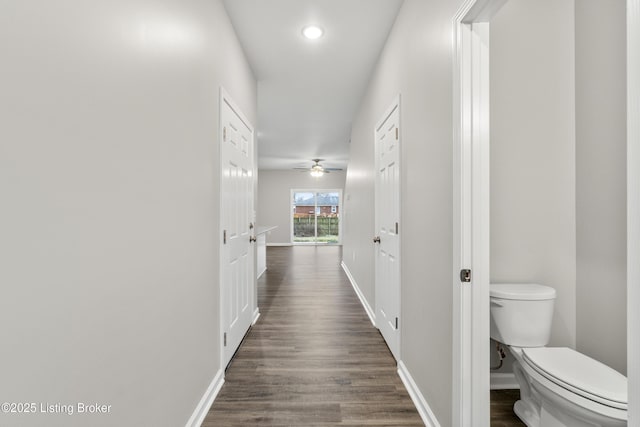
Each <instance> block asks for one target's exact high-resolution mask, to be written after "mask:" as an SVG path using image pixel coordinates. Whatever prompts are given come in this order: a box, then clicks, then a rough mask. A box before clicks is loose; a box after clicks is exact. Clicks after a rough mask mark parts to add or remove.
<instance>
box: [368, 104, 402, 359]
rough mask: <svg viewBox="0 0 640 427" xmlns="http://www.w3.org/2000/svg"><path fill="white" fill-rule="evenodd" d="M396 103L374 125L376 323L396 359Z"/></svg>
mask: <svg viewBox="0 0 640 427" xmlns="http://www.w3.org/2000/svg"><path fill="white" fill-rule="evenodd" d="M399 122H400V103H399V98H398V100H397V101H396V102H394V104H393V105H392V107H391V108H389V110H387V112H386V113H385V114H384V116H383V118H382V120H381V121H380V122H379V125H378V126H377V127H376V132H375V140H376V202H375V206H376V238H375V239H374V240H375V241H376V275H375V280H376V285H375V288H376V325H377V326H378V328H379V329H380V333H382V336H383V337H384V339H385V340H386V342H387V345H388V346H389V349H390V350H391V353H393V356H394V357H395V358H396V360H400V237H399V231H400V123H399Z"/></svg>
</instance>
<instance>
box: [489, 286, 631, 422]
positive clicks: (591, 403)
mask: <svg viewBox="0 0 640 427" xmlns="http://www.w3.org/2000/svg"><path fill="white" fill-rule="evenodd" d="M555 298H556V291H555V289H553V288H551V287H549V286H543V285H538V284H491V285H490V304H491V307H490V313H491V327H490V330H491V338H492V339H494V340H496V341H498V342H500V343H502V344H504V345H506V346H508V348H509V350H510V352H511V354H513V356H514V358H515V361H514V363H513V372H514V374H515V376H516V380H517V381H518V384H519V385H520V400H518V401H517V402H516V403H515V405H514V407H513V410H514V412H515V413H516V415H517V416H518V417H519V418H520V419H521V420H522V421H523V422H524V423H525V424H526V425H527V426H528V427H591V426H601V427H613V426H615V427H617V426H626V425H627V378H626V377H625V376H624V375H622V374H621V373H619V372H617V371H615V370H614V369H612V368H610V367H608V366H606V365H604V364H602V363H600V362H598V361H596V360H594V359H591V358H590V357H587V356H585V355H584V354H581V353H579V352H577V351H575V350H572V349H570V348H566V347H546V345H547V343H548V342H549V336H550V334H551V322H552V319H553V305H554V301H555Z"/></svg>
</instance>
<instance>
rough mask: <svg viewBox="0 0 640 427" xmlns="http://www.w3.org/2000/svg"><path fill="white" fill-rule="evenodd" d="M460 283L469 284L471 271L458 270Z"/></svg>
mask: <svg viewBox="0 0 640 427" xmlns="http://www.w3.org/2000/svg"><path fill="white" fill-rule="evenodd" d="M460 281H461V282H463V283H469V282H471V270H469V269H463V270H460Z"/></svg>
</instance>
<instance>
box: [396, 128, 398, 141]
mask: <svg viewBox="0 0 640 427" xmlns="http://www.w3.org/2000/svg"><path fill="white" fill-rule="evenodd" d="M397 140H398V128H396V141H397Z"/></svg>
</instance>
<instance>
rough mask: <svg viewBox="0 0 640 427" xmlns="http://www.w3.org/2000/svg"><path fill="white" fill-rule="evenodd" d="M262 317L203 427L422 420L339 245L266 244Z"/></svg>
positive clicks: (261, 282)
mask: <svg viewBox="0 0 640 427" xmlns="http://www.w3.org/2000/svg"><path fill="white" fill-rule="evenodd" d="M267 250H268V255H267V259H268V261H267V262H268V270H267V272H266V273H265V274H264V275H263V276H262V277H261V278H260V280H259V281H258V296H259V302H258V306H259V307H260V312H261V317H260V319H259V320H258V322H257V323H256V325H254V326H253V328H252V329H251V330H250V331H249V333H248V335H247V337H246V338H245V341H244V343H243V344H242V346H241V347H240V349H239V350H238V353H237V354H236V356H235V358H234V359H233V361H232V362H231V365H230V366H229V368H228V370H227V373H226V382H225V384H224V386H223V388H222V390H221V392H220V394H219V395H218V397H217V398H216V400H215V402H214V404H213V406H212V408H211V410H210V411H209V413H208V415H207V418H206V419H205V421H204V423H203V427H213V426H216V427H218V426H247V425H280V426H282V425H291V426H304V425H385V426H390V425H412V426H422V425H423V423H422V421H421V419H420V416H419V415H418V412H417V411H416V409H415V406H414V405H413V403H412V401H411V399H410V397H409V395H408V393H407V392H406V390H405V388H404V386H403V384H402V382H401V381H400V378H399V377H398V374H397V373H396V364H395V361H394V359H393V358H392V356H391V354H390V353H389V351H388V349H387V347H386V345H385V343H384V341H383V340H382V337H381V336H380V334H379V333H378V330H377V329H375V328H374V327H373V326H372V325H371V322H370V321H369V319H368V317H367V315H366V313H365V312H364V309H363V308H362V306H361V305H360V301H359V300H358V297H357V296H356V294H355V293H354V291H353V289H352V287H351V285H350V284H349V281H348V279H347V277H346V275H345V274H344V272H343V271H342V269H341V267H340V259H341V251H342V248H341V247H339V246H294V247H269V248H268V249H267Z"/></svg>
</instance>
